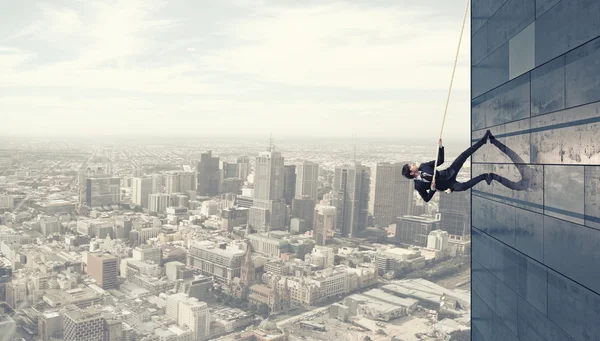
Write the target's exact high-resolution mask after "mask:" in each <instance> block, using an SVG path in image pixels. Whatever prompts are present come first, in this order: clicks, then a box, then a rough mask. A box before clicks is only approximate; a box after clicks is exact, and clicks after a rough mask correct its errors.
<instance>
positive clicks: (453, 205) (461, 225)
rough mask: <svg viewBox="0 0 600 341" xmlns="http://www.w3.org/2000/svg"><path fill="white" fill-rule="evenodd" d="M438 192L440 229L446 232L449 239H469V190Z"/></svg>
mask: <svg viewBox="0 0 600 341" xmlns="http://www.w3.org/2000/svg"><path fill="white" fill-rule="evenodd" d="M439 194H440V214H441V219H440V230H442V231H446V232H448V237H449V238H450V240H470V239H471V238H470V236H471V228H470V226H471V191H464V192H454V193H452V194H447V193H443V192H442V193H439Z"/></svg>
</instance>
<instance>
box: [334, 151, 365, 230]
mask: <svg viewBox="0 0 600 341" xmlns="http://www.w3.org/2000/svg"><path fill="white" fill-rule="evenodd" d="M369 186H370V170H369V167H366V166H363V165H362V164H360V163H359V162H355V163H353V164H351V165H342V166H338V167H336V168H335V176H334V180H333V190H332V192H333V198H332V203H333V206H335V208H336V211H337V216H336V222H335V223H336V231H335V233H336V235H338V236H340V237H357V236H358V235H359V234H360V233H361V232H362V231H364V230H365V229H366V228H367V217H368V213H369Z"/></svg>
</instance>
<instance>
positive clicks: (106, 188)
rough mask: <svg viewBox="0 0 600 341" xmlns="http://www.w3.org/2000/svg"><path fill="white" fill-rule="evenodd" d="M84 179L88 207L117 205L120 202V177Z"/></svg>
mask: <svg viewBox="0 0 600 341" xmlns="http://www.w3.org/2000/svg"><path fill="white" fill-rule="evenodd" d="M86 181H87V182H86V184H87V185H86V204H87V205H88V206H89V207H91V208H96V207H102V206H115V205H117V206H118V205H119V203H120V202H121V179H119V178H89V179H87V180H86Z"/></svg>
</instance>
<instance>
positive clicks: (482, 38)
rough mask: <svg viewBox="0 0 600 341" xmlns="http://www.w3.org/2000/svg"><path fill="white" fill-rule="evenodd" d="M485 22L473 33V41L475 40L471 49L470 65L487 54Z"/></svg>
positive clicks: (477, 62)
mask: <svg viewBox="0 0 600 341" xmlns="http://www.w3.org/2000/svg"><path fill="white" fill-rule="evenodd" d="M487 27H488V26H487V24H484V25H483V26H482V27H481V28H480V29H479V30H478V31H477V32H475V34H474V35H473V38H472V39H473V41H475V42H477V43H476V44H474V45H475V46H473V47H474V48H473V50H471V65H477V64H479V63H480V62H481V61H482V60H484V59H485V57H487V55H488V48H487V35H488V30H487Z"/></svg>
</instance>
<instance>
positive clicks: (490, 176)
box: [485, 173, 495, 185]
mask: <svg viewBox="0 0 600 341" xmlns="http://www.w3.org/2000/svg"><path fill="white" fill-rule="evenodd" d="M494 175H495V174H494V173H487V175H486V176H485V182H487V184H488V185H491V184H492V180H494Z"/></svg>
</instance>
